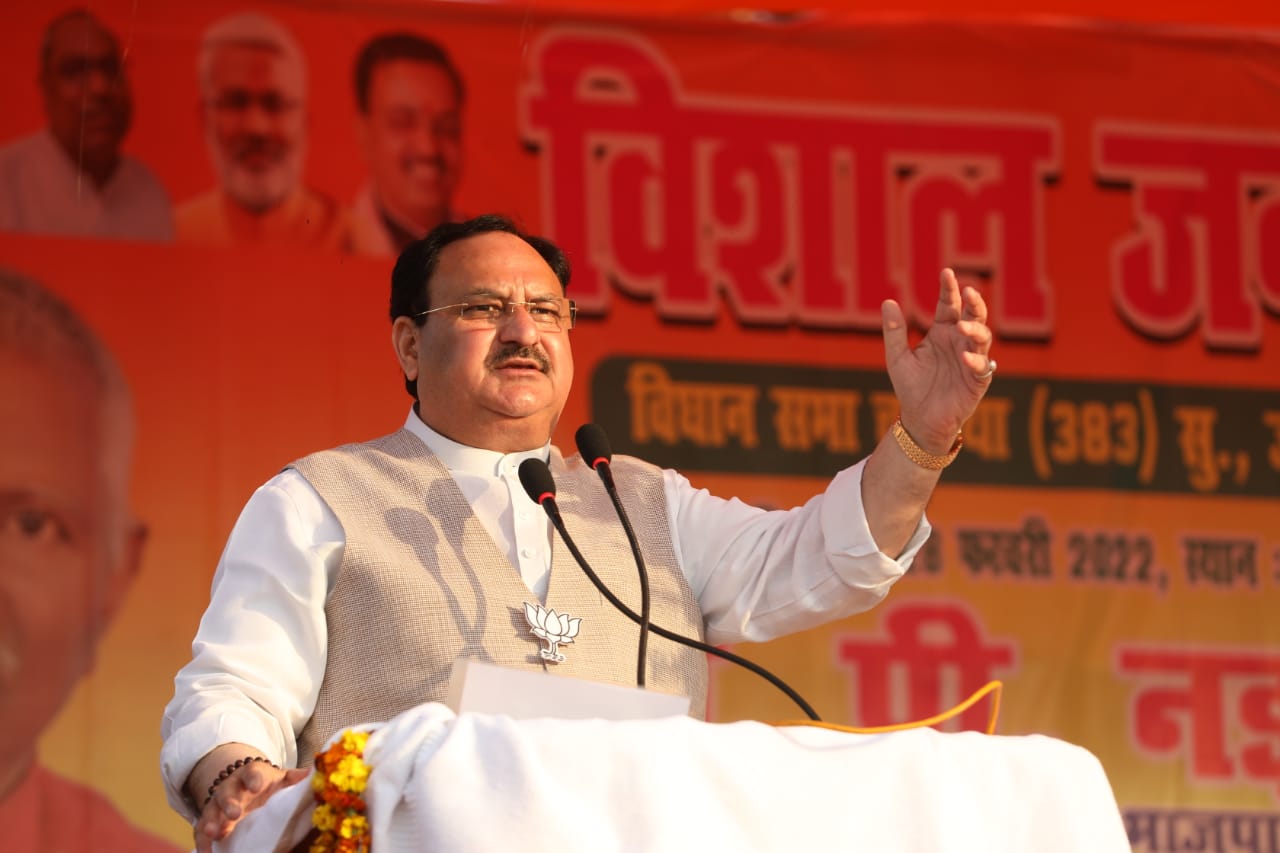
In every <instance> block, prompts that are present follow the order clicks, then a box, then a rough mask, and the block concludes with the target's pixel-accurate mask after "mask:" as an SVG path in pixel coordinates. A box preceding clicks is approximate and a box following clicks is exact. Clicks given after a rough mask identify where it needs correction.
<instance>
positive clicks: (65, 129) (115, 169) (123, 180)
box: [0, 9, 173, 241]
mask: <svg viewBox="0 0 1280 853" xmlns="http://www.w3.org/2000/svg"><path fill="white" fill-rule="evenodd" d="M39 82H40V92H41V95H42V96H43V101H44V111H45V116H46V118H47V119H48V122H49V124H48V127H46V128H45V129H44V130H41V131H39V132H38V133H35V134H33V135H31V136H28V137H25V138H23V139H20V140H17V141H16V142H12V143H10V144H9V145H6V146H5V147H3V148H0V230H4V231H25V232H29V233H35V234H70V235H77V236H84V237H106V238H110V239H117V240H159V241H167V240H172V239H173V213H172V211H171V209H170V204H169V195H168V193H166V192H165V189H164V187H163V186H161V184H160V181H159V180H157V179H156V176H155V175H154V174H152V172H151V170H150V169H148V168H147V167H146V166H144V165H143V164H142V163H140V162H139V161H137V160H135V159H134V158H132V157H130V156H128V155H127V154H125V153H124V152H123V151H122V150H121V149H122V146H123V144H124V138H125V135H126V134H127V133H128V132H129V126H130V124H131V123H132V119H133V95H132V92H131V91H130V89H129V75H128V73H127V69H126V67H125V61H124V57H123V56H122V53H121V50H120V42H119V41H118V40H117V39H116V37H115V35H114V34H113V33H112V32H111V31H110V30H108V29H107V28H106V27H105V26H103V24H102V22H101V21H99V20H98V19H97V18H96V17H94V16H93V15H92V14H90V13H89V12H86V11H84V10H83V9H75V10H72V11H69V12H65V13H63V14H62V15H59V16H58V17H57V18H55V19H54V20H53V21H52V22H51V23H50V24H49V26H48V27H47V28H46V29H45V33H44V40H43V42H42V43H41V46H40V73H39Z"/></svg>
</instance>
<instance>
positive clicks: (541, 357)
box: [488, 344, 551, 373]
mask: <svg viewBox="0 0 1280 853" xmlns="http://www.w3.org/2000/svg"><path fill="white" fill-rule="evenodd" d="M510 361H532V362H534V363H535V364H537V365H538V369H539V370H541V371H542V372H543V373H546V372H548V371H549V370H551V360H550V359H548V358H547V354H546V353H544V352H543V351H542V350H540V349H538V348H537V347H531V346H526V345H525V344H504V345H503V347H502V349H500V350H498V351H497V352H495V353H494V354H493V355H491V356H490V357H489V364H488V367H489V368H490V369H493V370H496V369H498V368H500V367H502V366H504V365H505V364H506V363H507V362H510Z"/></svg>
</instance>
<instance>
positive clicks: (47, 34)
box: [40, 7, 120, 73]
mask: <svg viewBox="0 0 1280 853" xmlns="http://www.w3.org/2000/svg"><path fill="white" fill-rule="evenodd" d="M71 21H88V22H89V23H91V24H93V25H94V26H96V27H97V28H98V29H100V30H102V32H103V33H105V34H106V36H107V38H108V39H110V40H111V44H112V45H113V46H114V48H115V51H116V54H117V55H119V53H120V42H119V41H117V40H116V35H115V33H113V32H111V30H109V29H107V25H106V24H104V23H102V21H101V20H100V19H99V18H98V16H97V15H95V14H93V13H92V12H90V11H89V10H88V9H84V8H79V7H77V8H75V9H68V10H67V11H65V12H63V13H62V14H60V15H58V17H56V18H54V19H53V20H52V21H50V22H49V23H48V24H47V25H46V26H45V28H44V35H42V36H41V37H40V71H41V73H44V72H46V71H48V70H49V60H51V59H52V58H53V37H54V36H55V35H56V34H57V32H58V28H59V27H61V26H62V25H63V24H66V23H70V22H71Z"/></svg>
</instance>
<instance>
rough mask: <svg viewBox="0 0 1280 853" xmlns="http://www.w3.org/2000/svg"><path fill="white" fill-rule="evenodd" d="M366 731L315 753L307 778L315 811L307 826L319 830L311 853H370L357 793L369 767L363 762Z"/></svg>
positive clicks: (348, 735) (348, 733) (370, 842)
mask: <svg viewBox="0 0 1280 853" xmlns="http://www.w3.org/2000/svg"><path fill="white" fill-rule="evenodd" d="M368 740H369V733H368V732H353V731H351V730H350V729H348V730H347V731H345V732H343V733H342V737H340V738H338V739H337V740H336V741H334V742H333V744H331V745H330V746H329V748H328V749H326V750H325V751H324V752H317V753H316V770H315V773H314V774H312V776H311V790H312V791H314V792H315V798H316V808H315V810H314V811H313V812H312V813H311V825H312V826H314V827H315V828H316V829H318V830H319V831H320V835H319V837H317V838H316V840H315V841H314V842H313V843H312V845H311V853H370V851H371V850H372V849H373V839H372V838H371V837H370V831H369V820H368V818H366V817H365V809H366V806H365V802H364V798H363V797H362V796H361V794H363V793H364V788H365V785H366V784H367V783H368V781H369V765H367V764H365V763H364V746H365V743H366V742H368Z"/></svg>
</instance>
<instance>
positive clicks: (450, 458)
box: [404, 407, 551, 477]
mask: <svg viewBox="0 0 1280 853" xmlns="http://www.w3.org/2000/svg"><path fill="white" fill-rule="evenodd" d="M404 428H405V429H407V430H408V431H409V432H411V433H413V434H414V435H416V436H417V437H418V438H419V439H421V441H422V443H423V444H425V445H426V446H427V448H428V449H429V450H430V451H431V452H432V453H434V454H435V455H436V456H437V457H438V458H439V459H440V461H441V462H443V463H444V466H445V467H446V468H448V469H449V470H450V471H451V472H453V473H455V474H470V475H472V476H475V477H494V476H498V477H500V476H502V474H503V472H504V471H515V469H517V468H518V467H519V466H520V463H521V462H523V461H524V460H526V459H535V458H536V459H541V460H542V461H543V462H547V461H549V460H550V458H551V442H550V441H548V442H547V443H546V444H544V445H542V446H541V447H538V448H535V449H533V450H521V451H519V452H517V453H499V452H497V451H496V450H485V449H484V448H481V447H471V446H469V445H466V444H459V443H458V442H456V441H454V440H453V439H451V438H446V437H445V436H443V435H441V434H440V433H438V432H436V431H435V430H433V429H432V428H431V427H429V426H427V425H426V424H425V423H424V422H423V420H422V418H420V417H418V413H417V411H416V407H411V408H410V409H409V416H408V417H407V418H405V422H404Z"/></svg>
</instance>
